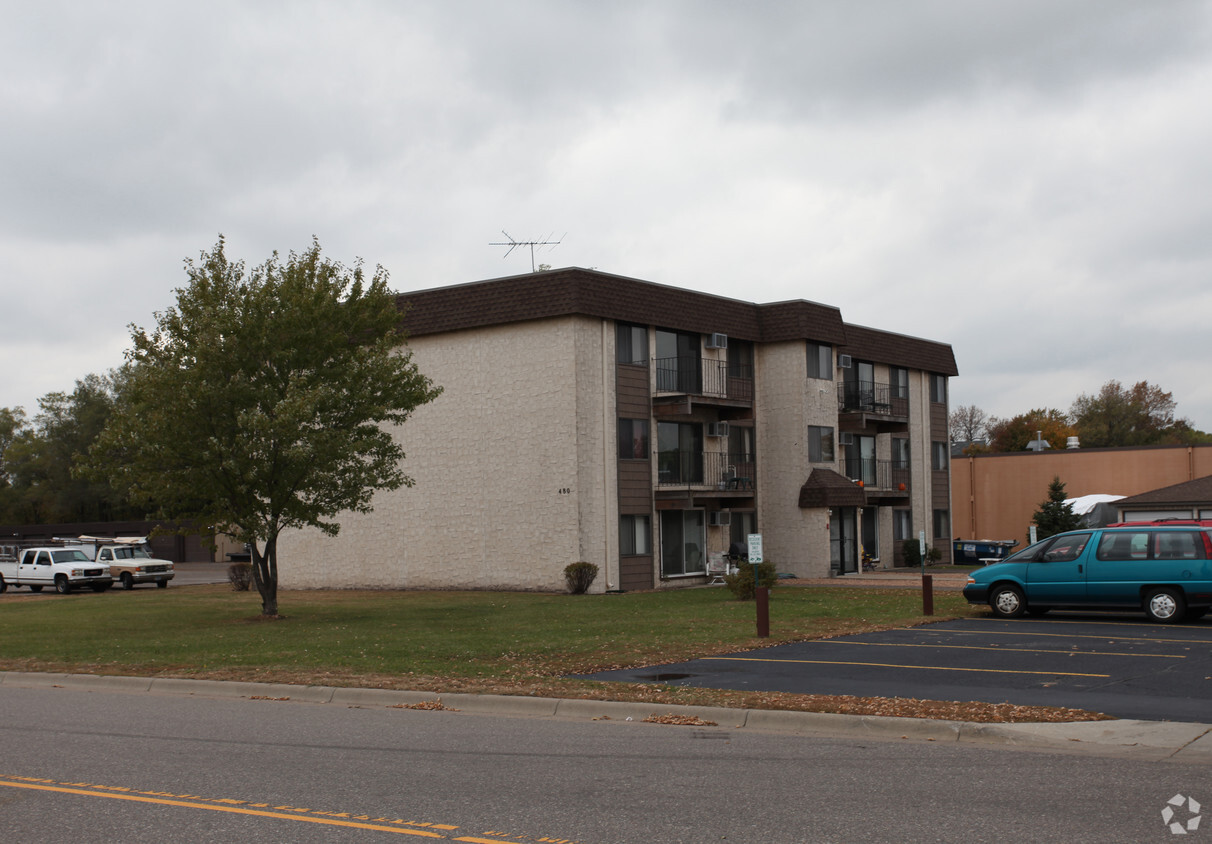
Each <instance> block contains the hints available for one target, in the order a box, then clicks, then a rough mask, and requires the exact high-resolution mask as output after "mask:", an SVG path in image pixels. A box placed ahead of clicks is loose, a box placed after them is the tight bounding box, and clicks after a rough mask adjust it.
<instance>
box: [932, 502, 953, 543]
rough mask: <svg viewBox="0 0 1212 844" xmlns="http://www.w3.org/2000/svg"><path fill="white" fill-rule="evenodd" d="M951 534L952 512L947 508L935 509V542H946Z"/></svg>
mask: <svg viewBox="0 0 1212 844" xmlns="http://www.w3.org/2000/svg"><path fill="white" fill-rule="evenodd" d="M950 536H951V513H950V512H948V511H947V510H935V511H934V544H935V545H937V544H939V543H940V542H946V541H947V539H948V538H950Z"/></svg>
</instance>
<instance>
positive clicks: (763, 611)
mask: <svg viewBox="0 0 1212 844" xmlns="http://www.w3.org/2000/svg"><path fill="white" fill-rule="evenodd" d="M746 538H747V539H748V540H749V565H751V566H753V600H754V602H755V603H756V604H757V634H758V637H759V638H763V639H764V638H766V637H768V636H769V635H770V589H768V588H767V587H764V586H761V585H759V584H761V582H762V581H761V578H760V577H758V566H760V565H761V564H762V563H763V562H764V561H763V559H762V535H761V534H760V533H751V534H748V535H747V537H746Z"/></svg>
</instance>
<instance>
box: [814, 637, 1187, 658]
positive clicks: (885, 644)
mask: <svg viewBox="0 0 1212 844" xmlns="http://www.w3.org/2000/svg"><path fill="white" fill-rule="evenodd" d="M816 641H817V642H819V643H822V644H823V643H826V642H827V643H829V644H831V645H867V646H869V647H881V648H955V649H957V650H963V651H997V652H998V653H1024V654H1065V655H1067V656H1151V657H1158V658H1161V659H1186V658H1187V657H1186V656H1185V655H1183V654H1130V653H1118V652H1116V651H1058V650H1054V649H1048V648H995V647H990V646H988V645H931V644H929V643H920V644H919V643H915V642H851V641H847V640H846V639H817V640H816Z"/></svg>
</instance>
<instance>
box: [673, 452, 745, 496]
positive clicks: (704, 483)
mask: <svg viewBox="0 0 1212 844" xmlns="http://www.w3.org/2000/svg"><path fill="white" fill-rule="evenodd" d="M756 472H757V462H756V457H755V456H754V455H753V454H728V453H727V452H719V451H704V452H693V451H661V452H658V453H657V488H658V489H693V490H696V491H703V492H706V491H716V492H723V493H726V494H728V495H746V496H751V495H753V491H754V487H755V486H756V483H757V475H756Z"/></svg>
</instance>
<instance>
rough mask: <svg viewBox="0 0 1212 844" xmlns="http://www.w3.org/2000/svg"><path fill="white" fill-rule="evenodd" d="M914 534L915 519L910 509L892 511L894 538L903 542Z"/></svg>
mask: <svg viewBox="0 0 1212 844" xmlns="http://www.w3.org/2000/svg"><path fill="white" fill-rule="evenodd" d="M912 536H913V519H912V517H911V514H910V512H909V511H908V510H893V511H892V538H893V539H894V540H896V541H897V542H903V541H904V540H906V539H910V538H912Z"/></svg>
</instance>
